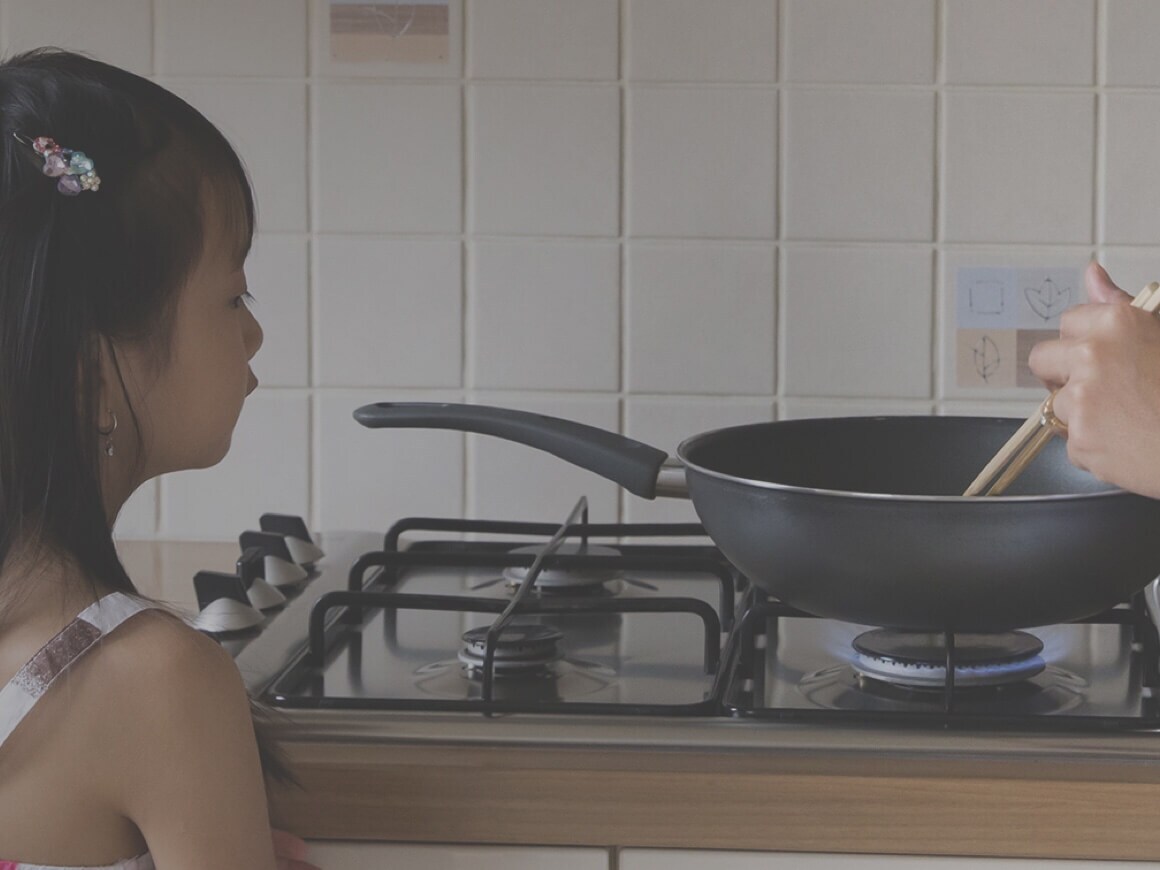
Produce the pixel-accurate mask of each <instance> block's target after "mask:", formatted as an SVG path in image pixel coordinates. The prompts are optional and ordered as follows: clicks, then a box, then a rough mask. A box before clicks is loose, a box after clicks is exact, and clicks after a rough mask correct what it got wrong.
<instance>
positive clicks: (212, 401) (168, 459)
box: [114, 202, 262, 482]
mask: <svg viewBox="0 0 1160 870" xmlns="http://www.w3.org/2000/svg"><path fill="white" fill-rule="evenodd" d="M215 205H216V204H214V203H212V202H211V207H210V208H207V210H206V211H207V214H206V223H207V231H206V234H205V235H206V244H205V250H204V251H203V253H202V256H201V258H200V260H199V261H198V263H197V265H196V267H195V268H194V270H193V272H192V273H191V274H190V276H189V278H188V280H187V281H186V283H185V285H184V286H183V287H182V288H181V290H180V291H179V293H178V298H177V300H176V307H175V312H174V320H173V330H172V335H171V336H170V341H169V346H168V362H167V363H166V362H162V363H160V364H159V363H158V361H157V358H156V355H155V354H153V353H149V352H147V351H146V349H144V348H140V349H135V348H129V349H128V350H127V352H126V351H125V350H122V349H121V348H118V360H119V361H120V362H121V367H122V374H123V375H124V380H125V384H126V386H127V388H128V393H129V398H130V401H131V402H132V403H133V408H134V409H135V410H136V412H137V416H138V419H139V420H140V424H141V429H142V435H143V436H144V442H145V456H144V463H143V469H142V472H141V479H142V480H147V479H149V478H151V477H155V476H156V475H158V474H162V473H165V472H169V471H178V470H181V469H187V468H206V467H209V466H211V465H214V464H216V463H217V462H219V461H221V459H222V458H223V457H224V456H225V455H226V452H227V450H228V449H229V446H230V439H231V436H232V434H233V430H234V426H235V424H236V423H237V421H238V415H239V414H240V413H241V410H242V404H243V402H244V401H245V399H246V396H248V395H249V394H250V393H251V392H253V390H254V388H255V387H256V386H257V385H258V379H257V378H256V377H254V373H253V371H252V370H251V369H250V365H249V363H250V360H251V359H252V358H253V356H254V354H256V353H257V352H258V348H259V347H261V345H262V328H261V326H259V325H258V321H257V320H256V319H255V318H254V315H253V314H252V313H251V312H250V309H249V306H248V304H247V302H248V301H249V294H248V292H247V289H246V275H245V271H244V269H243V263H241V262H239V261H238V260H237V257H236V255H235V253H234V252H235V250H236V248H237V245H236V243H235V240H234V239H232V238H230V237H229V232H228V231H227V230H226V228H225V223H224V222H223V221H222V220H221V219H220V218H219V217H218V216H217V215H218V213H219V211H220V209H219V208H217V207H214V206H215ZM123 401H124V400H123V398H122V399H121V402H122V404H123ZM114 410H120V409H118V408H117V407H116V405H115V404H114ZM124 412H125V414H126V416H125V417H122V416H121V413H118V418H120V419H129V417H128V416H127V415H128V409H127V408H125V409H124ZM114 438H116V436H114ZM122 440H123V441H124V442H126V446H128V443H129V438H128V436H125V437H124V438H123V439H122ZM137 482H140V481H137Z"/></svg>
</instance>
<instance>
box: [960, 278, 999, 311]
mask: <svg viewBox="0 0 1160 870" xmlns="http://www.w3.org/2000/svg"><path fill="white" fill-rule="evenodd" d="M968 294H969V295H968V298H967V304H968V305H969V306H970V309H971V312H972V313H974V314H1002V313H1003V282H1002V281H976V282H975V283H974V284H972V285H971V286H970V289H969V290H968Z"/></svg>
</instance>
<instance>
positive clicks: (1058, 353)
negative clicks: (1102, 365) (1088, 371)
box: [1027, 341, 1071, 419]
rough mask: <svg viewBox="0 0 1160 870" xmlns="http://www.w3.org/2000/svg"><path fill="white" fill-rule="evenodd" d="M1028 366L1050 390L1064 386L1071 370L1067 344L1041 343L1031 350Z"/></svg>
mask: <svg viewBox="0 0 1160 870" xmlns="http://www.w3.org/2000/svg"><path fill="white" fill-rule="evenodd" d="M1027 365H1028V366H1029V367H1030V368H1031V373H1032V374H1034V375H1035V377H1037V378H1039V380H1041V381H1043V382H1044V383H1045V384H1047V386H1048V388H1055V387H1060V386H1063V385H1064V384H1065V383H1067V377H1068V373H1069V371H1070V370H1071V362H1070V360H1069V359H1068V347H1067V344H1066V343H1065V342H1063V341H1041V342H1040V343H1039V344H1037V345H1035V347H1033V348H1031V354H1030V356H1028V358H1027ZM1061 419H1062V418H1061Z"/></svg>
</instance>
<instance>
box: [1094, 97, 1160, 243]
mask: <svg viewBox="0 0 1160 870" xmlns="http://www.w3.org/2000/svg"><path fill="white" fill-rule="evenodd" d="M1103 107H1104V112H1105V116H1104V133H1105V146H1104V148H1105V153H1106V156H1105V161H1106V163H1105V165H1106V167H1107V169H1106V172H1107V181H1106V184H1105V193H1104V196H1105V199H1106V201H1107V205H1106V208H1105V211H1104V228H1103V241H1104V242H1106V243H1108V244H1117V245H1122V244H1130V245H1147V244H1149V243H1155V242H1156V240H1157V239H1160V208H1157V202H1160V165H1158V164H1157V160H1156V152H1155V149H1154V148H1153V147H1152V143H1153V142H1155V141H1157V137H1158V136H1160V94H1111V95H1109V96H1108V97H1106V98H1105V100H1104V106H1103Z"/></svg>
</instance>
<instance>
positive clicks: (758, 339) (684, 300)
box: [625, 242, 775, 395]
mask: <svg viewBox="0 0 1160 870" xmlns="http://www.w3.org/2000/svg"><path fill="white" fill-rule="evenodd" d="M625 294H626V297H627V305H626V329H627V336H626V342H627V345H628V356H627V369H628V371H627V381H626V383H627V388H628V390H629V391H630V392H632V393H719V394H730V393H731V394H734V395H739V394H745V393H756V394H759V395H770V394H771V393H772V392H773V384H774V355H773V335H774V331H775V322H774V304H773V300H774V254H773V250H772V247H770V246H766V245H756V244H753V245H737V244H732V245H725V244H706V243H698V244H687V243H686V244H677V243H671V242H670V243H660V242H633V243H632V244H630V245H628V248H627V252H626V269H625Z"/></svg>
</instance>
